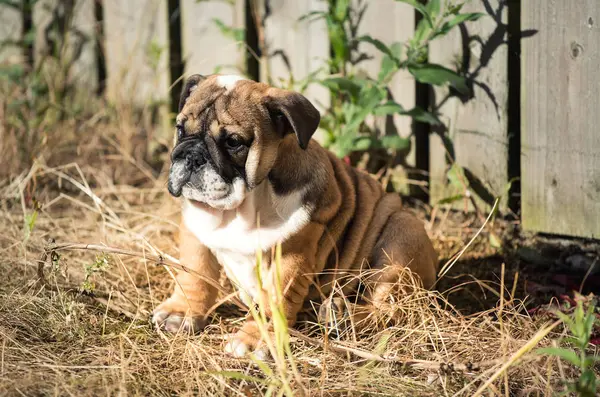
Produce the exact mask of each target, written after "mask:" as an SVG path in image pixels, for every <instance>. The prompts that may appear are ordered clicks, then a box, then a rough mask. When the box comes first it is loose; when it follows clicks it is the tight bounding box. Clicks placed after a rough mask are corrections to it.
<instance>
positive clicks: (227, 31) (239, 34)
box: [213, 18, 245, 42]
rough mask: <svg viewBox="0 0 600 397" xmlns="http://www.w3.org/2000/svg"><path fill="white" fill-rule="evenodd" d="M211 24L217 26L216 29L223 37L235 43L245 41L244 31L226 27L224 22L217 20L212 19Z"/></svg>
mask: <svg viewBox="0 0 600 397" xmlns="http://www.w3.org/2000/svg"><path fill="white" fill-rule="evenodd" d="M213 22H214V23H215V25H217V27H218V28H219V30H220V31H221V34H222V35H223V36H225V37H229V38H230V39H232V40H234V41H235V42H241V41H244V40H245V30H244V29H239V28H234V27H232V26H227V25H226V24H225V22H223V21H222V20H220V19H219V18H213Z"/></svg>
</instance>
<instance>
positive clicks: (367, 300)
mask: <svg viewBox="0 0 600 397" xmlns="http://www.w3.org/2000/svg"><path fill="white" fill-rule="evenodd" d="M370 264H371V270H370V271H369V272H368V274H366V275H365V277H364V279H363V285H364V286H365V292H364V293H363V301H364V305H362V307H356V308H355V310H354V313H353V320H354V323H355V324H361V323H370V321H369V322H366V321H365V320H367V318H369V317H375V318H373V319H376V318H377V317H379V316H377V315H376V314H382V315H384V317H385V314H386V312H387V311H388V310H387V309H391V310H390V314H391V313H393V312H394V311H395V310H396V309H398V307H397V305H395V303H396V302H397V300H398V299H400V298H401V297H403V296H406V295H408V294H411V293H412V292H413V291H415V290H416V289H419V288H426V289H429V288H431V287H432V286H433V284H434V283H435V280H436V272H437V267H438V259H437V253H436V252H435V250H434V248H433V245H432V244H431V240H430V239H429V237H428V236H427V233H426V231H425V228H424V227H423V224H422V222H421V221H420V220H418V219H417V218H415V217H414V216H413V215H411V214H410V213H408V212H405V211H399V212H396V213H394V214H393V215H391V216H390V218H389V219H388V222H387V223H386V225H385V227H384V228H383V230H382V233H381V235H380V238H379V240H378V242H377V244H375V247H374V248H373V252H372V254H371V258H370Z"/></svg>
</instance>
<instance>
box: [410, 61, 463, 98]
mask: <svg viewBox="0 0 600 397" xmlns="http://www.w3.org/2000/svg"><path fill="white" fill-rule="evenodd" d="M408 71H409V72H410V74H412V75H413V76H415V78H416V79H417V80H418V81H419V82H421V83H426V84H433V85H437V86H442V85H445V84H451V85H452V86H453V87H454V88H456V89H457V90H458V91H459V92H460V93H462V94H468V93H469V88H468V87H467V82H466V80H465V78H464V77H463V76H461V75H459V74H458V73H456V72H455V71H452V70H450V69H448V68H445V67H443V66H442V65H437V64H433V63H426V64H422V65H421V64H412V65H409V66H408Z"/></svg>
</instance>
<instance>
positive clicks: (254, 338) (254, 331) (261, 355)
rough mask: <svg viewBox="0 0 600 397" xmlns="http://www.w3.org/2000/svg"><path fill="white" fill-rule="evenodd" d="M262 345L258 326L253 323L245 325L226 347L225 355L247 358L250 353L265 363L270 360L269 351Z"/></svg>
mask: <svg viewBox="0 0 600 397" xmlns="http://www.w3.org/2000/svg"><path fill="white" fill-rule="evenodd" d="M259 344H260V331H259V329H258V325H256V323H255V322H253V321H248V322H246V323H245V324H244V326H243V327H242V329H240V330H239V331H238V332H237V333H236V334H235V335H234V336H233V338H232V339H231V340H229V341H228V342H227V344H226V345H225V353H228V354H231V355H232V356H234V357H238V358H240V357H245V356H246V355H248V354H249V353H250V352H254V355H255V356H256V358H258V359H259V360H262V361H265V360H267V359H268V358H269V350H268V349H267V346H266V345H265V344H262V345H259Z"/></svg>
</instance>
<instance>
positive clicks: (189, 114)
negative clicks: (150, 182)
mask: <svg viewBox="0 0 600 397" xmlns="http://www.w3.org/2000/svg"><path fill="white" fill-rule="evenodd" d="M319 120H320V116H319V112H318V111H317V110H316V109H315V108H314V106H313V105H312V104H311V103H310V102H309V101H308V100H307V99H306V98H305V97H303V96H302V95H300V94H298V93H295V92H292V91H286V90H282V89H278V88H273V87H269V86H268V85H266V84H263V83H257V82H254V81H250V80H244V79H242V78H240V77H237V76H223V75H212V76H208V77H204V76H200V75H193V76H191V77H190V78H189V79H188V81H187V82H186V84H185V87H184V89H183V92H182V94H181V99H180V103H179V114H178V116H177V119H176V128H177V136H176V142H175V146H174V148H173V151H172V154H171V169H170V172H169V184H168V187H169V192H170V193H171V194H172V195H173V196H175V197H179V196H183V197H185V198H187V199H188V200H192V201H195V202H199V203H204V204H205V205H208V206H210V207H212V208H215V209H222V210H228V209H234V208H237V207H238V206H239V205H240V204H241V203H242V202H243V201H244V198H245V197H246V194H247V192H248V191H250V190H251V189H253V188H254V187H256V186H257V185H259V184H260V183H261V182H263V181H264V180H265V179H266V178H267V177H268V175H269V172H270V171H271V169H272V168H273V166H274V164H275V162H276V160H277V157H278V156H279V155H280V153H279V148H280V144H281V142H282V141H283V140H284V139H293V137H291V135H295V136H296V139H297V141H298V145H299V147H300V148H302V149H306V147H307V145H308V142H309V140H310V138H311V136H312V135H313V133H314V132H315V130H316V128H317V126H318V124H319ZM288 137H289V138H288Z"/></svg>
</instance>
